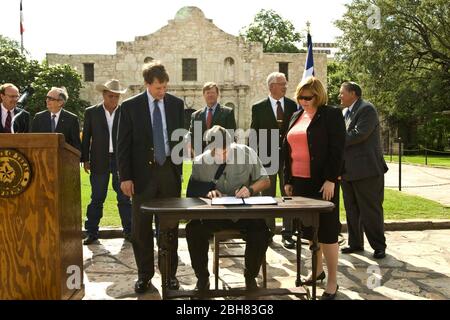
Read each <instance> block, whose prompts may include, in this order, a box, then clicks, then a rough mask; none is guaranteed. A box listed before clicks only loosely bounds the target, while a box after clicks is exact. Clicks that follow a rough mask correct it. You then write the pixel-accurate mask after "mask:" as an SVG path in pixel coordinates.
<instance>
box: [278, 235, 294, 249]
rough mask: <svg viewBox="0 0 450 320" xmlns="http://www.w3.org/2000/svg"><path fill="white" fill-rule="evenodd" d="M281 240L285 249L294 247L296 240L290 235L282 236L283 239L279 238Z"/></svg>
mask: <svg viewBox="0 0 450 320" xmlns="http://www.w3.org/2000/svg"><path fill="white" fill-rule="evenodd" d="M281 241H282V242H283V246H284V247H285V248H286V249H295V247H296V242H295V240H294V239H292V238H291V237H286V238H283V240H281Z"/></svg>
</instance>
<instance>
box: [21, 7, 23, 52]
mask: <svg viewBox="0 0 450 320" xmlns="http://www.w3.org/2000/svg"><path fill="white" fill-rule="evenodd" d="M20 52H21V53H22V54H23V13H22V0H20Z"/></svg>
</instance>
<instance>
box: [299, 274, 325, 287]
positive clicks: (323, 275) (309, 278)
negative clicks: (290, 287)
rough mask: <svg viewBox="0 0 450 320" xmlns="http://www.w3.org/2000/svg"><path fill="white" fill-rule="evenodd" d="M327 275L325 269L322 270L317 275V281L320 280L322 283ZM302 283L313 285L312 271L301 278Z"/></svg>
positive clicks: (303, 284)
mask: <svg viewBox="0 0 450 320" xmlns="http://www.w3.org/2000/svg"><path fill="white" fill-rule="evenodd" d="M325 277H326V275H325V271H322V272H321V273H320V274H319V275H318V276H316V282H318V281H320V283H322V282H323V279H325ZM300 284H301V285H302V286H312V285H313V280H312V273H310V274H309V275H308V276H307V277H306V278H305V279H304V280H300Z"/></svg>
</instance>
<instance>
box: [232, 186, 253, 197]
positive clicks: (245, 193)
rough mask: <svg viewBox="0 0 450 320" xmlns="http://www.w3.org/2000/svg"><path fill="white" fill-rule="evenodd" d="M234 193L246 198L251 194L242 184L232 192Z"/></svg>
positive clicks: (236, 195)
mask: <svg viewBox="0 0 450 320" xmlns="http://www.w3.org/2000/svg"><path fill="white" fill-rule="evenodd" d="M234 195H235V197H236V198H248V197H250V196H251V194H250V190H248V188H247V187H246V186H243V187H242V188H240V189H237V190H236V191H235V192H234Z"/></svg>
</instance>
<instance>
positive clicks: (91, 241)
mask: <svg viewBox="0 0 450 320" xmlns="http://www.w3.org/2000/svg"><path fill="white" fill-rule="evenodd" d="M98 243H99V241H98V237H94V236H91V235H89V236H87V237H86V239H84V240H83V244H84V245H86V246H87V245H89V244H98Z"/></svg>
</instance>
